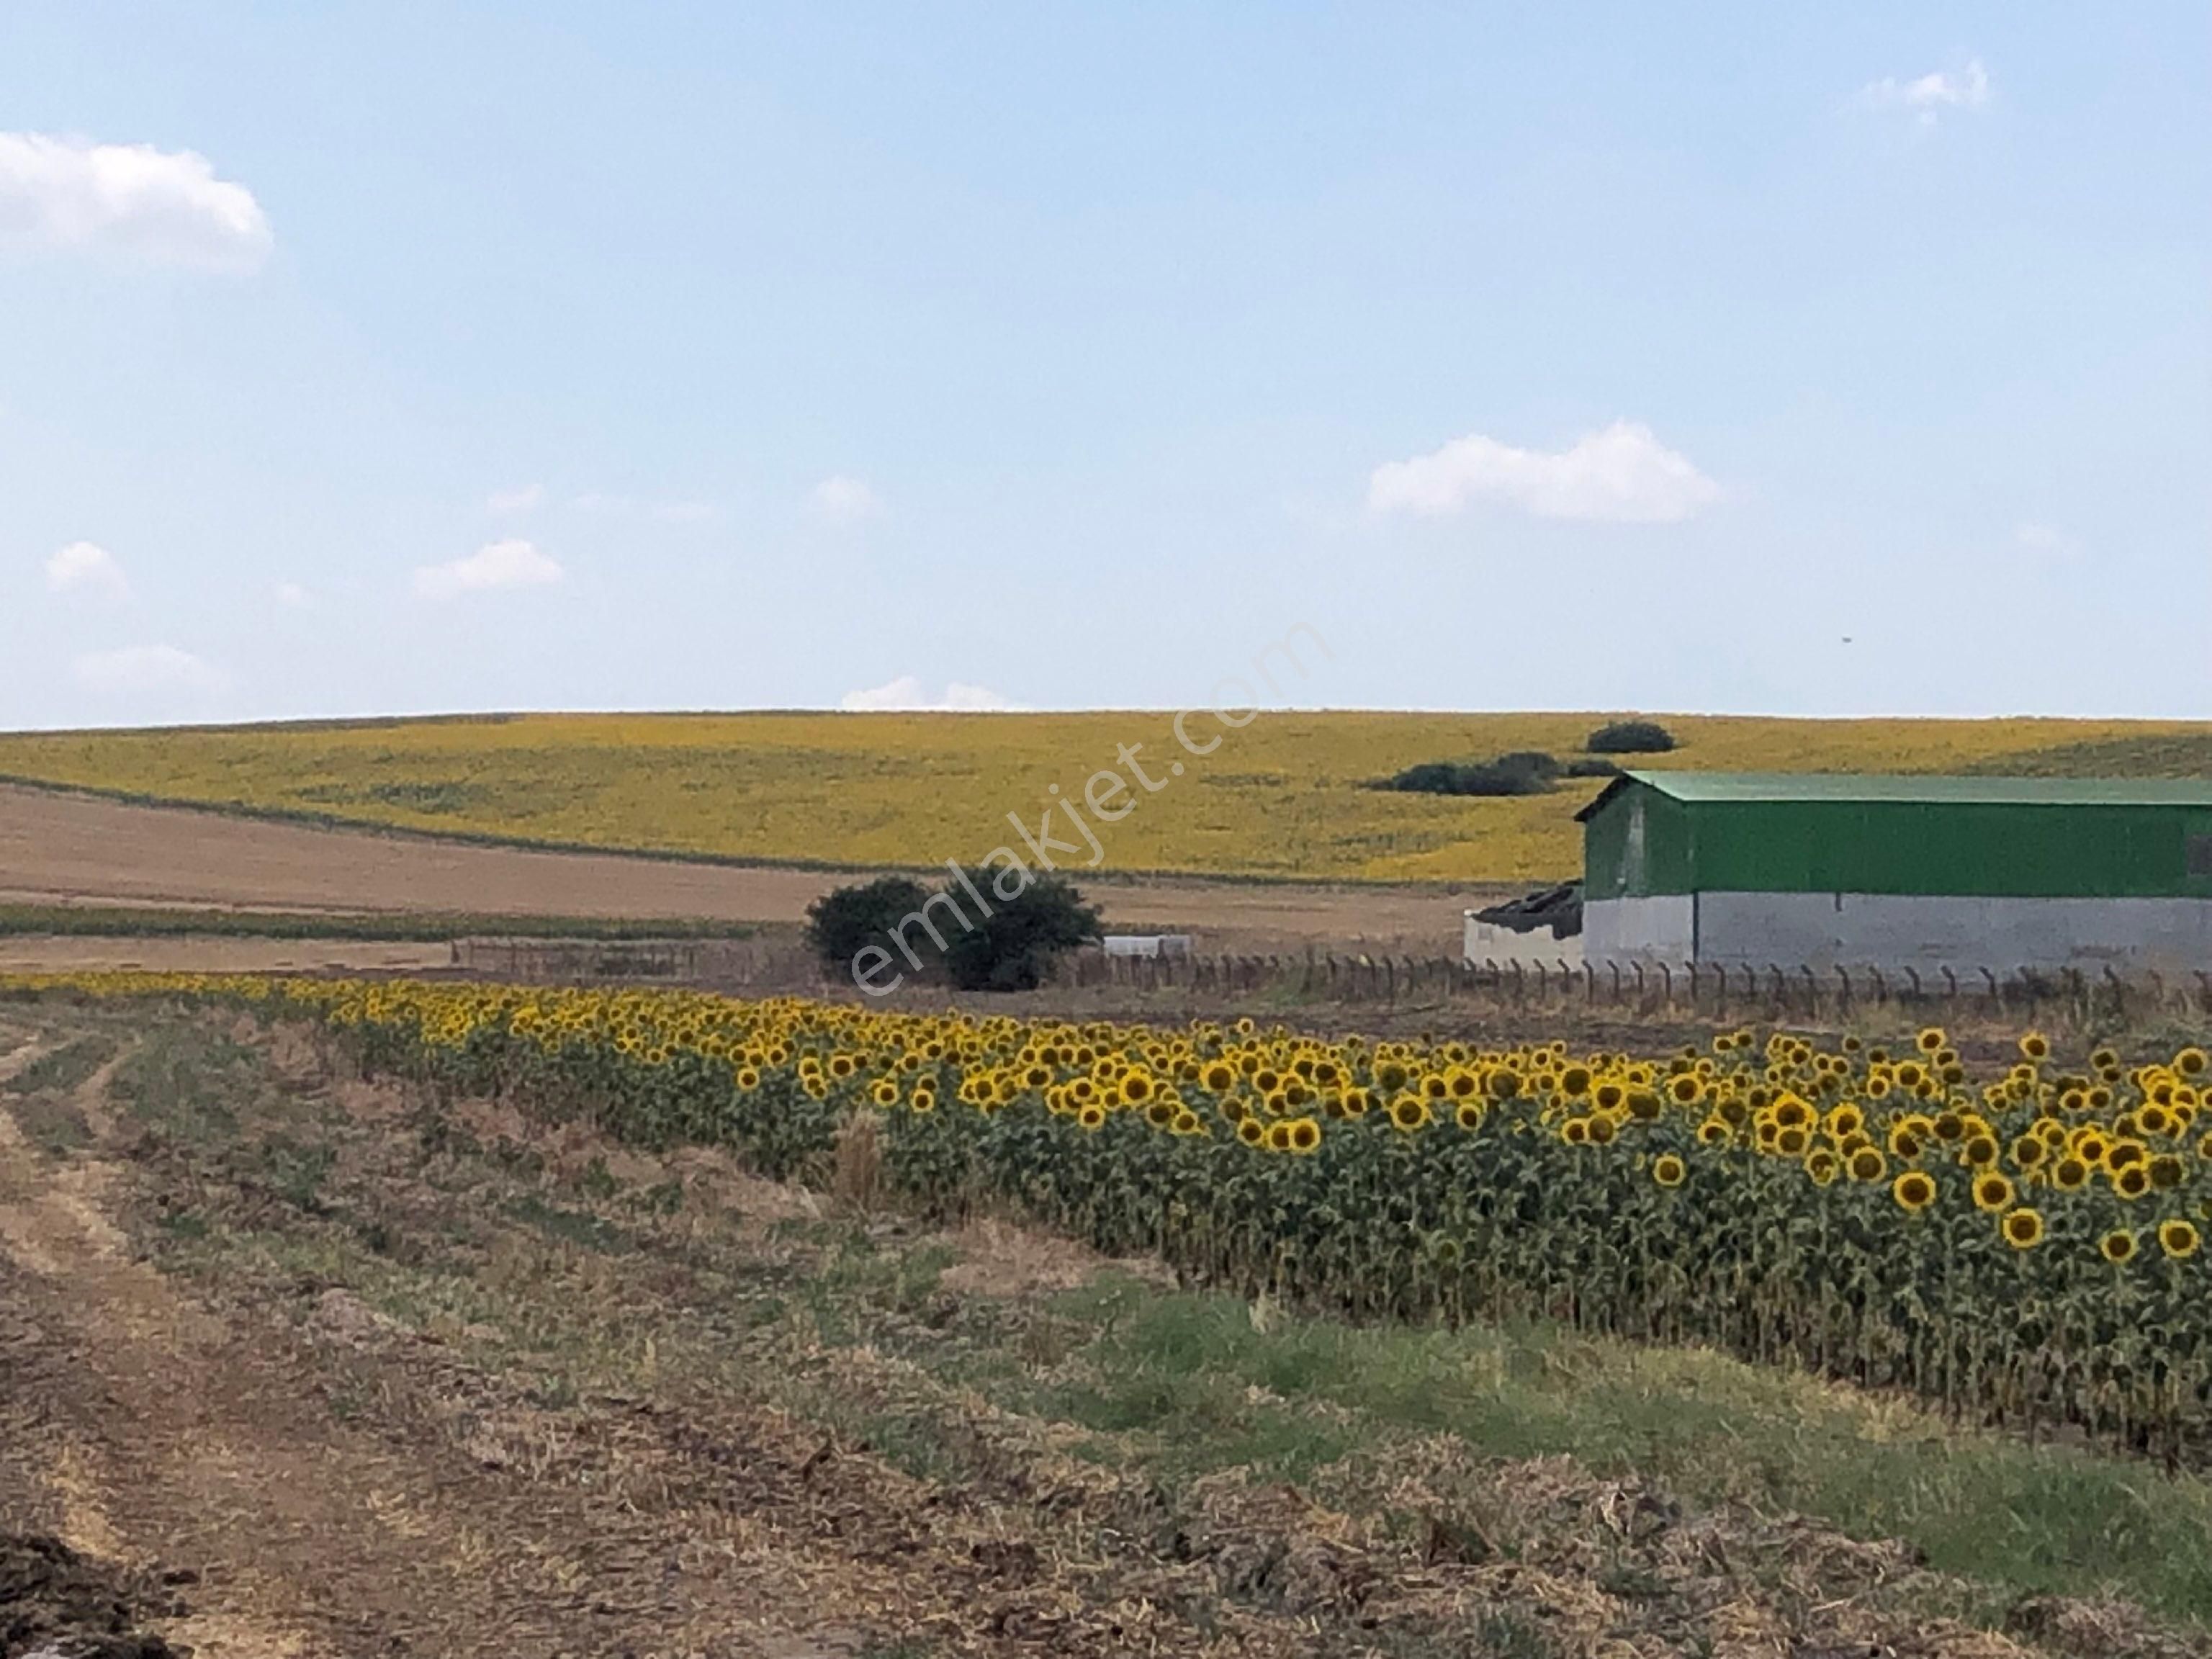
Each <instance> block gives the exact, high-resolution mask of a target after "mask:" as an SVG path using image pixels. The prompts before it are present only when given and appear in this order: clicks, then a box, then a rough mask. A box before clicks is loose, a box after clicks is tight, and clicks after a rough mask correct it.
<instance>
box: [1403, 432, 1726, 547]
mask: <svg viewBox="0 0 2212 1659" xmlns="http://www.w3.org/2000/svg"><path fill="white" fill-rule="evenodd" d="M1720 498H1721V489H1720V486H1719V485H1718V484H1717V483H1714V482H1713V481H1712V480H1711V478H1708V477H1705V474H1704V473H1702V472H1700V471H1698V469H1697V468H1696V467H1695V466H1693V465H1691V464H1690V462H1689V460H1688V459H1686V458H1685V457H1683V456H1681V455H1679V454H1677V453H1674V451H1673V450H1671V449H1669V448H1668V447H1666V446H1665V445H1664V444H1662V443H1661V442H1660V441H1659V440H1658V439H1657V438H1656V437H1654V436H1653V435H1652V433H1651V428H1650V427H1648V426H1641V425H1638V424H1637V423H1636V422H1632V421H1616V422H1613V424H1612V425H1611V426H1609V427H1607V428H1605V429H1604V430H1603V431H1602V432H1593V433H1590V434H1589V435H1586V436H1584V437H1583V438H1582V439H1580V440H1578V441H1577V442H1576V443H1575V445H1574V447H1572V448H1570V449H1565V450H1560V451H1559V452H1557V453H1553V452H1549V451H1545V450H1538V449H1516V448H1515V447H1513V446H1512V445H1510V444H1502V443H1499V442H1498V441H1497V440H1496V439H1495V438H1486V437H1484V436H1482V435H1480V433H1474V434H1470V435H1468V436H1467V437H1464V438H1455V439H1453V440H1452V441H1451V442H1449V443H1448V444H1446V445H1445V446H1444V447H1443V448H1441V449H1438V450H1436V451H1434V452H1432V453H1430V454H1426V455H1416V456H1414V457H1413V459H1411V460H1405V461H1388V462H1385V463H1384V464H1383V465H1381V466H1378V467H1376V469H1375V471H1374V474H1373V476H1372V477H1370V478H1369V479H1368V481H1367V505H1368V507H1369V509H1370V511H1372V512H1376V513H1418V514H1421V515H1423V516H1425V517H1431V518H1433V517H1438V516H1441V515H1443V514H1444V513H1456V512H1459V511H1460V510H1461V509H1462V508H1463V507H1467V506H1468V504H1469V503H1470V502H1474V501H1501V502H1504V503H1505V504H1506V505H1508V506H1510V507H1519V508H1520V509H1521V510H1522V512H1524V513H1529V514H1531V515H1533V516H1534V517H1536V518H1539V519H1582V520H1596V521H1602V522H1607V523H1613V524H1668V523H1672V522H1674V521H1675V520H1680V519H1686V518H1688V517H1690V516H1691V515H1692V513H1697V512H1698V511H1699V510H1700V509H1701V508H1704V507H1710V506H1711V505H1712V504H1713V503H1714V502H1715V501H1718V500H1720Z"/></svg>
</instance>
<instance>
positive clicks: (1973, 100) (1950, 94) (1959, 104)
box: [1859, 58, 1990, 126]
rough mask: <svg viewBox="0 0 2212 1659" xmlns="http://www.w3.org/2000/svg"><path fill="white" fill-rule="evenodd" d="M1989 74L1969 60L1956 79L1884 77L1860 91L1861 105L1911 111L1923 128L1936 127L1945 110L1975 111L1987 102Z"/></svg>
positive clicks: (1941, 73) (1940, 73)
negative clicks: (1866, 104) (1906, 79)
mask: <svg viewBox="0 0 2212 1659" xmlns="http://www.w3.org/2000/svg"><path fill="white" fill-rule="evenodd" d="M1859 99H1860V101H1862V102H1863V103H1868V104H1872V105H1875V106H1880V107H1882V108H1887V109H1905V110H1910V111H1911V112H1913V113H1914V114H1916V115H1917V116H1918V117H1919V118H1920V123H1921V125H1923V126H1933V125H1935V124H1936V120H1937V118H1939V117H1940V116H1942V113H1943V112H1944V111H1946V110H1954V109H1963V110H1977V109H1980V108H1982V107H1983V106H1984V105H1986V104H1987V103H1988V102H1989V101H1990V72H1989V70H1986V69H1984V68H1983V66H1982V60H1981V59H1980V58H1968V59H1967V60H1966V68H1965V69H1964V70H1960V72H1959V73H1958V74H1956V75H1952V74H1949V73H1947V72H1946V71H1944V70H1935V71H1934V72H1932V73H1930V74H1927V75H1923V76H1919V77H1918V78H1917V79H1915V80H1911V81H1900V80H1899V79H1898V78H1897V77H1896V76H1883V77H1882V78H1881V80H1879V81H1875V82H1869V84H1868V85H1866V86H1864V87H1862V88H1859Z"/></svg>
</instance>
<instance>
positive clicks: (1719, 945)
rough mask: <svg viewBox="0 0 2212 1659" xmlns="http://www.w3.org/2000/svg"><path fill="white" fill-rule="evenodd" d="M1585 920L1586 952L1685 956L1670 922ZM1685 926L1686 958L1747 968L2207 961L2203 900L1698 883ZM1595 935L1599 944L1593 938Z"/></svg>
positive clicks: (2211, 907) (2209, 949)
mask: <svg viewBox="0 0 2212 1659" xmlns="http://www.w3.org/2000/svg"><path fill="white" fill-rule="evenodd" d="M1631 902H1632V901H1627V902H1623V904H1624V905H1625V904H1626V903H1631ZM1644 902H1645V903H1646V904H1656V903H1659V902H1661V901H1656V900H1651V901H1644ZM1599 908H1601V907H1599V906H1595V905H1594V906H1591V907H1590V911H1591V912H1592V913H1595V911H1596V910H1598V909H1599ZM1603 908H1608V909H1610V908H1613V907H1611V906H1607V907H1603ZM1586 926H1587V928H1588V931H1589V936H1590V945H1589V957H1590V958H1591V960H1593V961H1601V960H1604V959H1605V958H1606V957H1607V956H1608V955H1620V956H1622V957H1636V956H1641V957H1644V958H1645V959H1647V960H1650V959H1651V958H1653V957H1659V958H1662V959H1667V960H1672V961H1676V962H1683V961H1688V960H1690V959H1691V957H1690V955H1689V953H1688V951H1686V950H1684V949H1682V948H1680V940H1681V934H1680V933H1676V934H1674V935H1673V936H1672V937H1669V938H1667V939H1666V940H1665V945H1663V946H1662V948H1656V949H1655V948H1653V943H1652V941H1653V940H1654V939H1655V936H1658V935H1661V934H1662V933H1663V929H1662V928H1660V927H1655V926H1653V925H1652V924H1650V923H1644V924H1641V925H1640V927H1634V928H1629V929H1623V928H1622V927H1620V926H1619V925H1618V924H1614V925H1612V926H1610V927H1608V925H1607V922H1601V921H1599V920H1597V919H1595V915H1594V914H1593V916H1592V919H1591V920H1590V921H1589V922H1588V923H1587V924H1586ZM1601 929H1605V931H1604V932H1603V933H1601ZM1694 936H1695V938H1696V940H1697V944H1698V953H1697V958H1696V959H1697V960H1699V961H1701V962H1725V963H1732V964H1740V963H1750V964H1751V965H1753V966H1754V967H1758V968H1764V967H1765V966H1766V965H1767V964H1768V963H1778V964H1781V965H1782V966H1784V967H1795V966H1796V965H1798V964H1799V963H1810V964H1811V965H1812V966H1814V967H1815V968H1827V967H1833V966H1836V965H1838V964H1841V965H1843V966H1844V967H1849V968H1857V967H1862V966H1865V965H1868V964H1873V965H1875V966H1878V967H1881V968H1885V969H1888V968H1903V967H1912V968H1918V969H1940V968H1943V967H1946V966H1948V967H1951V968H1954V969H1972V968H1978V967H1987V968H1990V969H1996V970H1998V971H2000V972H2002V971H2003V970H2006V969H2015V968H2022V967H2037V968H2059V967H2077V968H2083V969H2090V970H2095V969H2100V968H2103V967H2106V966H2108V965H2109V966H2111V967H2112V968H2114V969H2144V968H2154V969H2197V968H2212V900H2208V899H2191V898H2111V899H2105V898H1930V897H1922V896H1899V895H1893V894H1884V893H1841V894H1838V893H1743V892H1720V893H1701V894H1699V895H1698V896H1697V900H1696V908H1695V921H1694ZM1601 937H1602V938H1604V939H1606V942H1607V943H1606V948H1603V949H1601V948H1600V945H1599V943H1598V941H1599V939H1600V938H1601ZM1624 947H1625V948H1624Z"/></svg>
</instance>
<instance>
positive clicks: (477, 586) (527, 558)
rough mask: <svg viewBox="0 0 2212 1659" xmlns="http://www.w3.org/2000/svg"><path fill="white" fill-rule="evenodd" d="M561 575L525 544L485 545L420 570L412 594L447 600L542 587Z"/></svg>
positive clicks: (554, 564)
mask: <svg viewBox="0 0 2212 1659" xmlns="http://www.w3.org/2000/svg"><path fill="white" fill-rule="evenodd" d="M561 577H562V569H561V567H560V566H559V565H558V564H556V562H554V561H553V560H552V559H550V558H549V557H547V556H545V555H544V554H543V553H541V552H539V551H538V550H537V548H535V547H533V546H532V544H530V543H528V542H525V541H506V542H488V543H486V544H484V545H483V546H482V547H480V548H478V549H477V550H476V551H475V552H473V553H471V554H470V555H469V556H468V557H467V558H465V559H454V560H453V561H452V562H449V563H446V564H426V565H423V566H422V567H421V568H419V569H417V570H416V573H415V591H416V592H417V593H418V594H420V595H422V598H424V599H453V597H455V596H456V595H458V594H462V593H485V592H491V591H492V590H494V589H495V588H504V587H544V586H547V585H549V584H550V583H553V582H557V581H559V580H561Z"/></svg>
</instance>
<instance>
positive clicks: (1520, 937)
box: [1460, 883, 1583, 969]
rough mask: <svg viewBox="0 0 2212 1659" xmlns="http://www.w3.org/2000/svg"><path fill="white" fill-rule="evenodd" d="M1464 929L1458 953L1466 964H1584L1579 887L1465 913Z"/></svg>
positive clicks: (1552, 890)
mask: <svg viewBox="0 0 2212 1659" xmlns="http://www.w3.org/2000/svg"><path fill="white" fill-rule="evenodd" d="M1460 915H1461V916H1462V919H1463V920H1464V922H1465V928H1464V932H1463V933H1462V939H1461V944H1460V954H1461V956H1462V957H1465V958H1466V959H1467V960H1468V961H1469V962H1472V963H1477V964H1478V965H1481V964H1489V965H1492V966H1499V967H1510V966H1512V965H1513V964H1515V963H1519V964H1521V965H1522V967H1528V968H1534V967H1542V968H1547V969H1550V968H1579V967H1581V966H1582V965H1583V941H1582V931H1583V890H1582V886H1581V884H1580V883H1570V884H1567V885H1565V886H1560V887H1547V888H1545V889H1544V890H1542V891H1541V892H1536V893H1531V894H1529V895H1528V896H1527V897H1526V898H1517V899H1512V900H1510V901H1508V902H1506V903H1504V904H1493V905H1491V906H1489V907H1488V908H1485V909H1480V910H1462V911H1461V912H1460Z"/></svg>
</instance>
